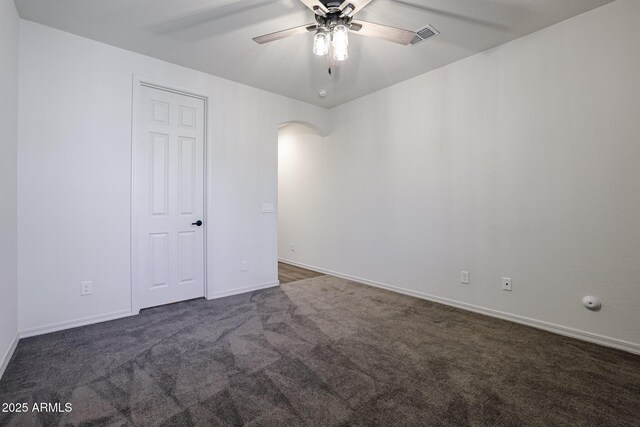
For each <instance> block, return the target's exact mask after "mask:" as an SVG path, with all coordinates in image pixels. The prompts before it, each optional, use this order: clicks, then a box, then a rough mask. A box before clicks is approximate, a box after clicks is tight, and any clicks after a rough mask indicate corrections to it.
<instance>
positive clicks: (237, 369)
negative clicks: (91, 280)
mask: <svg viewBox="0 0 640 427" xmlns="http://www.w3.org/2000/svg"><path fill="white" fill-rule="evenodd" d="M0 402H27V403H29V405H32V404H33V403H34V402H51V403H53V402H60V403H62V405H63V406H64V404H65V403H67V402H69V403H71V404H72V407H73V410H72V411H71V412H69V413H27V414H9V413H0V425H3V426H4V425H20V426H25V425H27V426H31V425H34V426H35V425H81V424H82V425H149V426H152V425H153V426H156V425H175V426H189V425H243V424H245V425H254V426H261V425H265V426H297V425H316V426H347V425H360V426H364V425H380V426H391V425H403V426H410V425H429V426H439V425H442V426H444V425H447V426H449V425H476V426H478V425H487V426H494V425H510V426H515V425H537V426H551V425H567V426H584V425H591V426H613V425H640V357H639V356H634V355H631V354H628V353H624V352H621V351H616V350H611V349H607V348H604V347H599V346H596V345H591V344H588V343H584V342H580V341H576V340H573V339H569V338H564V337H561V336H558V335H554V334H550V333H546V332H543V331H539V330H535V329H531V328H528V327H525V326H520V325H516V324H513V323H509V322H505V321H501V320H497V319H493V318H490V317H484V316H481V315H477V314H473V313H469V312H465V311H462V310H457V309H454V308H450V307H446V306H442V305H438V304H434V303H430V302H427V301H422V300H418V299H414V298H410V297H407V296H403V295H398V294H394V293H391V292H386V291H383V290H379V289H375V288H371V287H367V286H364V285H359V284H355V283H352V282H347V281H345V280H342V279H337V278H334V277H330V276H322V277H317V278H312V279H307V280H303V281H298V282H294V283H291V284H286V285H283V286H281V288H273V289H268V290H263V291H258V292H253V293H249V294H244V295H238V296H233V297H228V298H224V299H219V300H214V301H205V300H202V299H201V300H193V301H188V302H184V303H179V304H174V305H169V306H165V307H158V308H153V309H149V310H145V311H143V312H142V313H141V314H140V315H139V316H134V317H130V318H126V319H121V320H116V321H111V322H106V323H102V324H97V325H91V326H86V327H82V328H77V329H73V330H67V331H62V332H57V333H52V334H48V335H43V336H39V337H34V338H28V339H23V340H21V341H20V343H19V345H18V348H17V350H16V353H15V355H14V357H13V359H12V361H11V363H10V365H9V366H8V368H7V371H6V373H5V375H4V377H3V379H2V381H1V382H0Z"/></svg>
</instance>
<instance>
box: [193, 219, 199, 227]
mask: <svg viewBox="0 0 640 427" xmlns="http://www.w3.org/2000/svg"><path fill="white" fill-rule="evenodd" d="M191 225H197V226H198V227H200V226H201V225H202V221H200V220H197V221H196V222H192V223H191Z"/></svg>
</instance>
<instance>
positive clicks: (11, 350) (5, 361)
mask: <svg viewBox="0 0 640 427" xmlns="http://www.w3.org/2000/svg"><path fill="white" fill-rule="evenodd" d="M18 341H20V334H19V333H17V332H16V336H15V337H13V341H12V342H11V345H10V346H9V348H8V349H7V351H6V353H5V354H4V356H3V358H2V363H1V364H0V379H2V376H3V375H4V371H5V370H6V369H7V366H9V361H10V360H11V357H13V353H14V352H15V351H16V347H17V346H18Z"/></svg>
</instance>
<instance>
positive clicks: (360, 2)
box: [340, 0, 372, 16]
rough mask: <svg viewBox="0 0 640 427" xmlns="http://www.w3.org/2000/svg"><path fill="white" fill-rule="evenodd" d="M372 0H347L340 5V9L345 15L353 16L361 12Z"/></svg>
mask: <svg viewBox="0 0 640 427" xmlns="http://www.w3.org/2000/svg"><path fill="white" fill-rule="evenodd" d="M371 1H372V0H345V1H343V2H342V4H341V5H340V11H341V12H342V13H343V14H344V16H353V15H355V14H356V13H358V12H360V10H362V8H363V7H365V6H366V5H368V4H369V3H371Z"/></svg>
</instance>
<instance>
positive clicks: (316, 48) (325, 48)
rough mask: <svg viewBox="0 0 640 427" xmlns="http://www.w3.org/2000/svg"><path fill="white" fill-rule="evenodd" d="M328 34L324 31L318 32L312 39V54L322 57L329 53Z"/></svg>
mask: <svg viewBox="0 0 640 427" xmlns="http://www.w3.org/2000/svg"><path fill="white" fill-rule="evenodd" d="M329 43H330V39H329V34H328V33H327V32H326V31H325V30H322V29H320V30H318V32H317V33H316V35H315V36H314V37H313V53H315V54H316V55H318V56H324V55H326V54H327V53H329Z"/></svg>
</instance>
